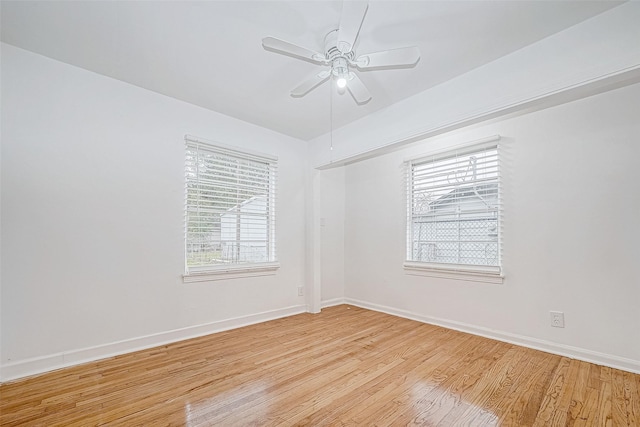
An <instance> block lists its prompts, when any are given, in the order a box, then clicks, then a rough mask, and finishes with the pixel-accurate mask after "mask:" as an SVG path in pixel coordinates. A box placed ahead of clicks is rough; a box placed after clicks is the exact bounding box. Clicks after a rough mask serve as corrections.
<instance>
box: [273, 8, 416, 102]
mask: <svg viewBox="0 0 640 427" xmlns="http://www.w3.org/2000/svg"><path fill="white" fill-rule="evenodd" d="M368 7H369V5H368V2H358V1H348V0H345V1H344V2H343V6H342V16H341V18H340V26H339V27H338V29H337V30H333V31H331V32H329V33H328V34H327V35H326V37H325V46H324V53H320V52H316V51H313V50H311V49H307V48H305V47H301V46H298V45H295V44H293V43H289V42H286V41H284V40H280V39H277V38H275V37H265V38H264V39H262V46H263V47H264V48H265V49H267V50H271V51H275V52H279V53H283V54H286V55H289V56H293V57H296V58H301V59H304V60H307V61H310V62H313V63H316V64H319V65H324V66H329V69H324V70H322V71H320V72H319V73H316V74H314V75H313V76H311V77H310V78H308V79H306V80H305V81H303V82H302V83H301V84H300V85H298V86H297V87H296V88H294V89H293V90H292V91H291V96H293V97H302V96H304V95H306V94H307V93H309V92H310V91H311V90H312V89H314V88H315V87H317V86H319V85H320V84H322V83H324V82H325V81H327V80H328V79H329V77H332V78H333V79H335V80H336V85H337V86H338V88H339V89H344V88H345V87H346V88H347V90H348V91H349V92H350V93H351V95H352V96H353V99H355V101H356V102H357V103H358V104H364V103H366V102H368V101H369V100H370V99H371V94H370V93H369V90H368V89H367V87H366V86H365V85H364V83H362V80H360V78H359V77H358V75H357V74H355V73H354V71H353V70H355V69H358V70H368V69H376V68H378V69H379V68H398V67H406V66H412V65H415V64H416V63H417V62H418V60H419V59H420V50H419V49H418V48H417V47H416V46H409V47H403V48H399V49H391V50H383V51H380V52H374V53H367V54H364V55H359V56H358V55H356V52H355V51H354V46H355V43H356V39H357V38H358V33H359V32H360V27H361V26H362V22H363V21H364V17H365V14H366V13H367V8H368Z"/></svg>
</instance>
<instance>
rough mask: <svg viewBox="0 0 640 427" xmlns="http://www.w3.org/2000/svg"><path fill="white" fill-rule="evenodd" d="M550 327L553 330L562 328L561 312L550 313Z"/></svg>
mask: <svg viewBox="0 0 640 427" xmlns="http://www.w3.org/2000/svg"><path fill="white" fill-rule="evenodd" d="M549 313H551V326H553V327H554V328H564V313H563V312H561V311H550V312H549Z"/></svg>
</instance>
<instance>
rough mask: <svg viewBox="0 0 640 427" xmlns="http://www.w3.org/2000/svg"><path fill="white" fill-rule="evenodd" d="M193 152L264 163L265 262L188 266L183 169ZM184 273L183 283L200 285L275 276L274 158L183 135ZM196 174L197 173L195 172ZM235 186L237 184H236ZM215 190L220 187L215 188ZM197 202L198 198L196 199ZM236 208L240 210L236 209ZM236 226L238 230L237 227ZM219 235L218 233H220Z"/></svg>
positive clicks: (186, 190)
mask: <svg viewBox="0 0 640 427" xmlns="http://www.w3.org/2000/svg"><path fill="white" fill-rule="evenodd" d="M194 149H195V150H196V151H197V152H198V155H199V154H200V153H201V152H208V153H213V154H218V155H221V156H226V157H228V158H230V159H233V158H235V159H238V160H241V161H244V162H254V163H256V164H258V163H265V164H267V170H268V172H267V174H266V175H267V177H268V179H267V186H268V193H267V200H268V202H267V206H268V210H267V212H268V214H267V216H266V217H265V222H266V224H267V231H266V233H267V234H268V236H267V238H266V240H265V245H266V252H267V254H268V255H267V256H268V259H267V261H259V262H251V261H244V262H242V261H235V262H230V263H228V264H220V265H216V264H207V265H197V266H193V265H192V266H189V265H188V253H189V252H188V247H189V243H190V240H189V208H190V206H193V205H190V203H189V197H188V196H189V183H190V182H191V181H190V178H189V171H188V170H187V167H188V166H187V160H188V157H189V150H194ZM184 156H185V157H184V159H185V166H184V174H185V175H184V211H183V214H184V274H183V276H182V277H183V281H184V282H185V283H188V282H202V281H209V280H223V279H232V278H240V277H254V276H265V275H272V274H275V273H276V271H277V269H278V268H279V267H280V263H279V262H278V258H277V252H276V210H275V208H276V194H277V188H276V186H277V169H278V158H277V157H275V156H271V155H268V154H264V153H259V152H256V151H252V150H246V149H239V148H237V147H232V146H228V145H225V144H221V143H219V142H214V141H208V140H205V139H202V138H197V137H194V136H191V135H185V138H184ZM196 173H198V172H196ZM196 180H197V181H198V182H199V180H200V176H199V175H198V176H197V177H196ZM210 185H219V183H215V184H210ZM238 185H239V184H238ZM217 188H218V189H220V188H222V187H221V186H220V187H217ZM198 202H200V199H198ZM242 203H243V202H241V201H240V199H239V203H238V204H237V205H236V206H240V205H241V204H242ZM238 209H240V208H238ZM237 215H242V213H241V211H240V210H238V213H237ZM237 227H240V225H239V224H238V225H237ZM221 232H222V231H221ZM220 242H222V236H220ZM236 243H238V242H236Z"/></svg>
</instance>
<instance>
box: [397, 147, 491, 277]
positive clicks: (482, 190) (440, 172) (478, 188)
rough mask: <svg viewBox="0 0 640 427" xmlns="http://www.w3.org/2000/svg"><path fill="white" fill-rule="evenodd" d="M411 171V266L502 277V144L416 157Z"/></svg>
mask: <svg viewBox="0 0 640 427" xmlns="http://www.w3.org/2000/svg"><path fill="white" fill-rule="evenodd" d="M406 173H407V202H408V203H407V262H406V263H405V268H406V269H408V270H412V271H416V270H422V271H427V270H431V271H436V272H440V273H441V272H447V271H449V272H465V273H469V274H470V275H471V280H473V277H474V275H476V276H478V275H480V276H496V277H501V235H500V234H501V233H500V230H501V216H502V208H501V195H500V193H501V190H500V168H499V152H498V145H497V144H496V143H495V142H493V143H490V144H486V143H485V144H482V145H479V146H478V145H474V146H471V147H466V148H459V149H456V150H453V151H447V152H442V153H439V154H436V155H433V156H429V157H422V158H419V159H417V160H411V161H408V162H407V164H406Z"/></svg>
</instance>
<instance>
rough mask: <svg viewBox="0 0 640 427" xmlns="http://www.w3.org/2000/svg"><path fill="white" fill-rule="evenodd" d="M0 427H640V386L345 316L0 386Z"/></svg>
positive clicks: (372, 316)
mask: <svg viewBox="0 0 640 427" xmlns="http://www.w3.org/2000/svg"><path fill="white" fill-rule="evenodd" d="M0 425H2V426H47V427H49V426H65V427H68V426H82V427H85V426H91V425H110V426H132V425H133V426H142V425H144V426H165V425H166V426H190V427H194V426H248V425H260V426H292V425H313V426H362V425H366V426H373V425H380V426H390V425H429V426H455V427H458V426H473V427H476V426H493V425H501V426H534V425H536V426H560V425H567V426H637V427H638V426H639V425H640V375H636V374H632V373H629V372H623V371H619V370H615V369H610V368H606V367H601V366H597V365H594V364H590V363H586V362H581V361H577V360H572V359H568V358H565V357H560V356H556V355H552V354H548V353H543V352H539V351H536V350H531V349H527V348H523V347H518V346H515V345H512V344H507V343H502V342H498V341H494V340H490V339H487V338H482V337H478V336H473V335H469V334H465V333H461V332H457V331H453V330H448V329H444V328H440V327H437V326H433V325H428V324H424V323H419V322H415V321H411V320H408V319H403V318H398V317H394V316H390V315H387V314H383V313H379V312H374V311H370V310H365V309H362V308H358V307H352V306H346V305H343V306H336V307H330V308H327V309H324V310H323V311H322V313H320V314H314V315H312V314H306V313H305V314H301V315H296V316H291V317H288V318H283V319H277V320H274V321H270V322H265V323H261V324H257V325H251V326H247V327H244V328H239V329H236V330H231V331H225V332H221V333H218V334H213V335H209V336H205V337H200V338H194V339H191V340H186V341H182V342H178V343H174V344H169V345H164V346H160V347H156V348H152V349H148V350H143V351H139V352H135V353H131V354H126V355H121V356H117V357H112V358H108V359H104V360H100V361H97V362H94V363H88V364H85V365H82V366H76V367H72V368H67V369H63V370H59V371H55V372H51V373H47V374H43V375H39V376H37V377H33V378H27V379H24V380H20V381H15V382H11V383H6V384H2V385H0Z"/></svg>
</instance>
